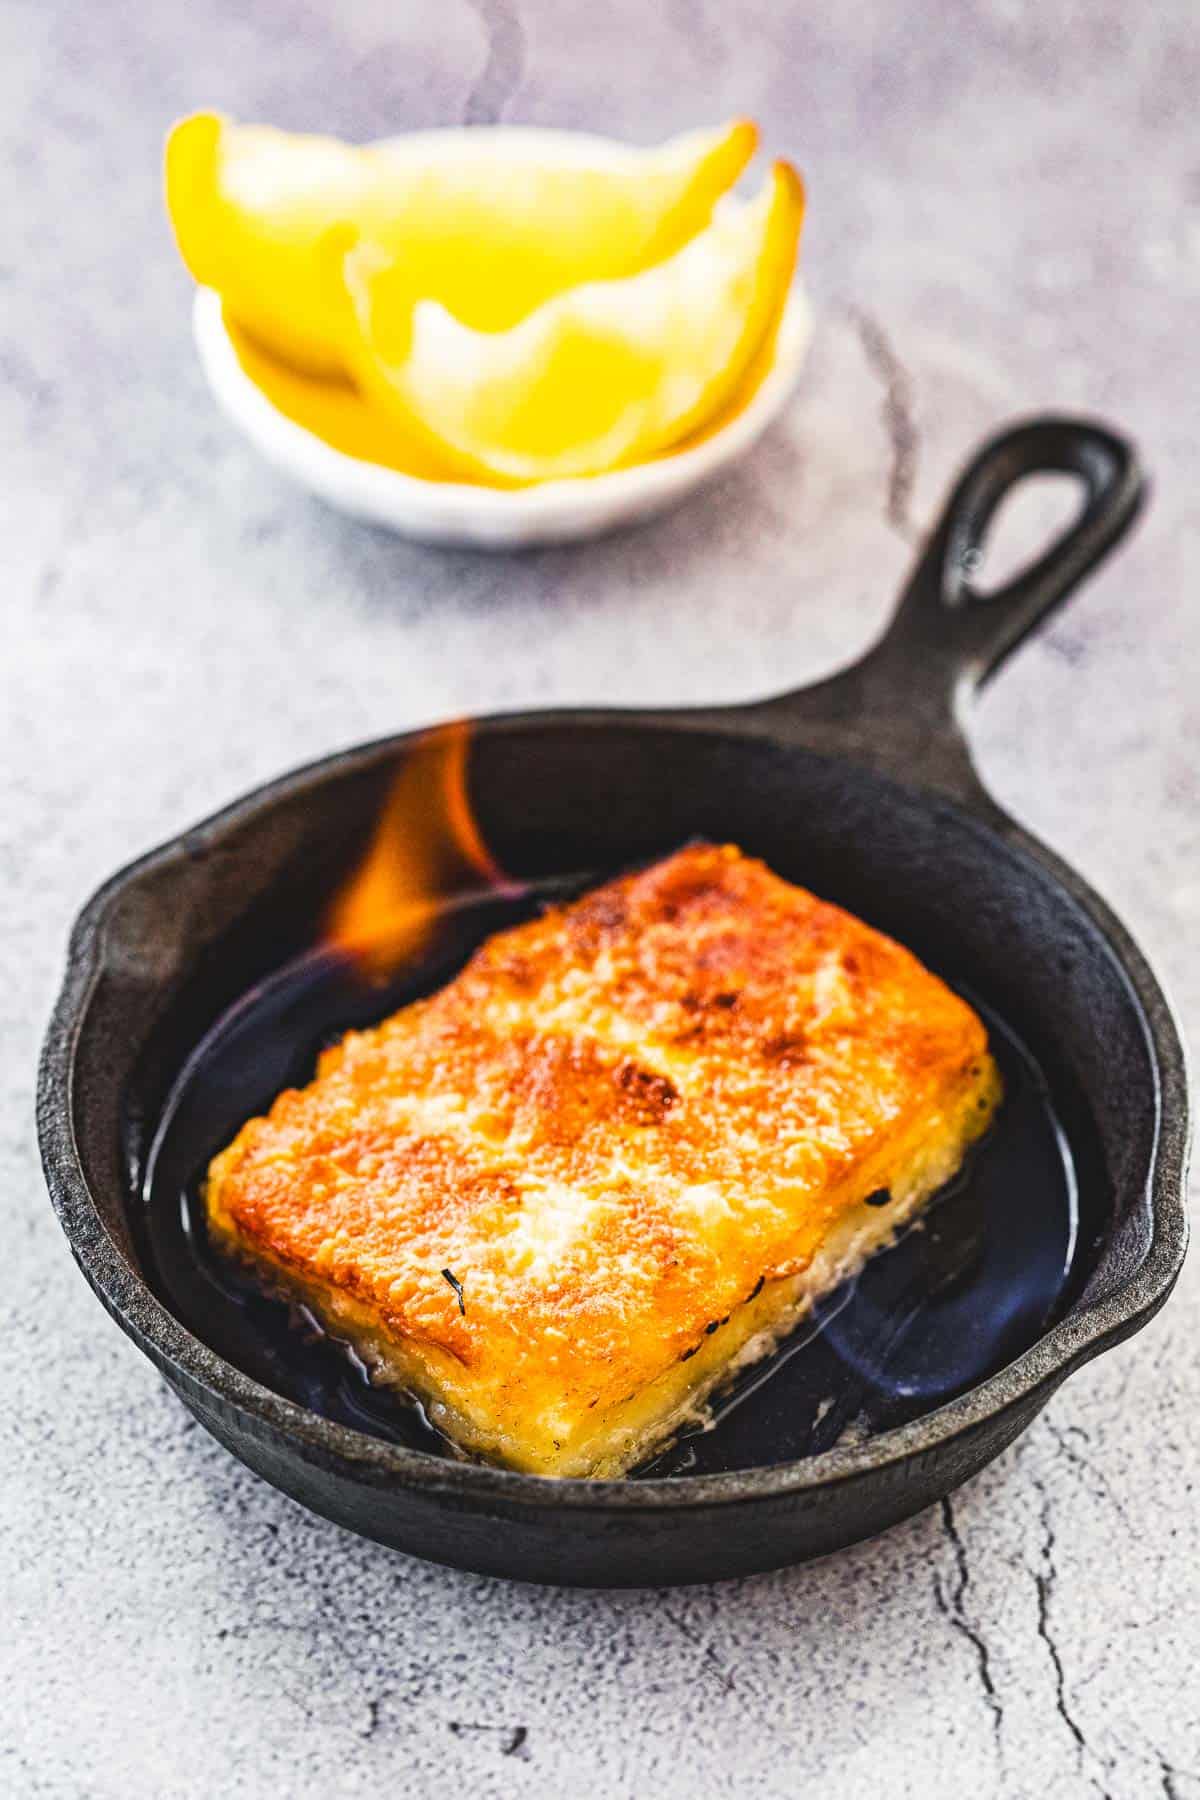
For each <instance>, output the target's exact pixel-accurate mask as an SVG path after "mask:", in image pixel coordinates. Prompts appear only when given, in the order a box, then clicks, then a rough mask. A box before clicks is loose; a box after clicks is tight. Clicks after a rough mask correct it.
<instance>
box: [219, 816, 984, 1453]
mask: <svg viewBox="0 0 1200 1800" xmlns="http://www.w3.org/2000/svg"><path fill="white" fill-rule="evenodd" d="M972 1087H978V1090H979V1094H980V1099H979V1110H980V1115H981V1116H980V1120H979V1128H980V1129H981V1128H982V1125H983V1124H984V1123H985V1122H986V1117H987V1115H988V1114H989V1113H990V1110H991V1107H992V1105H993V1104H994V1087H995V1083H994V1070H993V1069H992V1065H991V1061H990V1058H989V1056H988V1053H987V1040H986V1034H985V1032H984V1028H983V1026H982V1024H981V1022H980V1020H979V1019H978V1017H977V1016H976V1014H975V1013H974V1012H973V1011H972V1010H971V1008H970V1007H969V1006H967V1005H966V1003H965V1002H964V1001H962V1000H960V999H959V998H958V997H957V996H955V995H954V994H953V993H951V992H950V990H949V989H948V988H947V987H946V986H945V985H944V984H943V983H942V982H940V981H939V980H938V979H937V978H936V977H935V976H933V975H932V974H930V973H929V972H928V971H927V970H926V969H924V968H923V967H922V966H921V965H920V963H918V962H917V960H916V959H915V958H914V957H913V956H912V955H911V954H910V953H909V952H908V951H906V950H904V949H903V948H902V947H901V946H900V945H898V944H896V943H893V942H892V941H891V940H890V939H888V938H886V937H884V936H882V935H881V934H880V933H878V932H876V931H873V930H872V929H870V928H869V927H868V926H866V925H865V924H863V923H862V922H861V921H860V920H858V919H855V918H854V917H852V916H851V915H850V914H848V913H845V912H843V911H842V910H840V909H839V908H838V907H835V906H832V905H828V904H827V903H825V902H823V901H820V900H818V899H816V898H814V897H813V896H812V895H811V894H808V893H806V892H805V891H804V890H803V889H800V888H796V887H793V886H791V885H789V884H788V883H786V882H784V881H782V880H780V879H779V878H778V877H777V876H775V875H773V874H772V873H771V872H770V871H769V870H768V869H767V868H766V867H765V866H764V865H763V864H762V863H760V862H756V861H753V860H751V859H749V858H746V857H744V856H742V855H741V853H740V852H739V851H737V850H736V849H734V848H732V847H725V848H710V847H707V846H701V847H693V848H689V849H685V850H683V851H680V852H679V853H678V854H676V855H674V856H672V857H670V858H668V859H667V860H666V861H665V862H662V863H659V864H657V865H655V866H654V867H653V868H650V869H647V870H645V871H643V872H641V873H637V874H634V875H630V876H626V877H623V878H622V879H620V880H618V881H614V882H611V883H609V884H608V885H606V886H605V887H602V888H600V889H598V890H597V891H596V892H594V893H592V894H589V895H588V896H586V897H585V898H584V899H582V900H580V901H578V902H577V903H576V904H574V905H573V906H569V907H567V908H565V909H560V910H557V911H554V912H552V913H549V914H547V915H546V916H545V917H543V918H539V919H536V920H533V921H532V922H530V923H528V924H525V925H522V926H519V927H517V928H516V929H515V930H511V931H507V932H504V933H502V934H500V935H499V936H497V937H495V938H493V939H491V940H490V941H489V942H487V943H486V944H484V945H483V947H482V948H481V949H480V950H479V951H478V952H477V953H476V955H475V956H474V957H473V958H472V960H471V962H470V963H469V964H468V965H467V967H466V968H465V969H464V970H463V971H462V973H461V974H460V975H459V976H458V978H457V979H456V980H455V981H453V982H452V983H451V984H450V985H449V986H448V987H446V988H444V989H443V990H442V991H441V992H440V993H438V994H435V995H434V996H433V997H432V998H431V999H428V1000H425V1001H422V1002H420V1003H418V1004H417V1005H414V1006H410V1007H406V1008H404V1009H403V1010H402V1011H400V1012H398V1013H396V1014H395V1015H394V1016H393V1017H392V1018H390V1019H387V1020H386V1021H384V1023H383V1024H381V1025H380V1026H378V1027H377V1028H375V1029H374V1030H371V1031H365V1032H351V1033H349V1034H348V1035H347V1036H346V1037H345V1038H344V1039H343V1040H342V1042H341V1043H340V1044H338V1045H337V1046H336V1047H335V1048H334V1049H332V1050H329V1051H327V1052H326V1053H325V1054H324V1055H323V1056H322V1058H321V1061H320V1066H319V1070H318V1074H317V1078H316V1079H315V1080H314V1081H313V1082H312V1083H311V1084H310V1085H309V1086H308V1087H307V1088H305V1089H304V1090H303V1091H299V1092H298V1091H294V1090H292V1091H288V1092H286V1093H284V1094H281V1095H280V1096H279V1098H278V1099H277V1100H276V1102H275V1104H274V1105H273V1107H272V1108H271V1111H270V1113H269V1114H268V1115H267V1117H266V1118H260V1119H253V1120H251V1121H250V1123H249V1124H247V1125H246V1126H245V1127H244V1129H243V1130H242V1132H241V1133H240V1134H239V1136H238V1137H237V1139H236V1140H235V1141H234V1143H233V1144H232V1145H231V1146H230V1147H229V1148H228V1149H227V1150H226V1151H224V1152H223V1153H222V1155H221V1156H219V1157H218V1158H217V1159H216V1160H215V1162H214V1163H213V1166H212V1170H211V1172H210V1182H209V1207H210V1214H211V1217H212V1219H213V1223H214V1225H215V1226H216V1228H217V1229H218V1232H219V1234H220V1235H221V1236H222V1237H223V1238H224V1239H226V1240H227V1241H230V1242H232V1243H234V1244H235V1245H236V1246H237V1247H238V1248H239V1249H240V1250H241V1251H242V1252H243V1253H246V1254H249V1255H250V1256H251V1257H254V1256H256V1255H257V1256H259V1257H260V1258H261V1259H262V1260H264V1261H266V1262H269V1264H270V1265H271V1267H272V1268H273V1269H274V1270H275V1271H276V1272H277V1273H278V1272H280V1271H282V1272H283V1273H284V1275H285V1277H286V1274H287V1272H288V1271H294V1272H295V1274H296V1277H297V1279H298V1280H304V1281H307V1282H309V1283H311V1282H312V1281H314V1280H315V1281H316V1282H317V1283H324V1284H326V1285H328V1286H330V1287H331V1288H336V1289H337V1290H339V1291H340V1292H342V1293H344V1294H345V1295H346V1296H347V1298H348V1299H352V1300H354V1301H355V1302H357V1303H359V1304H360V1305H362V1306H365V1307H367V1308H368V1309H369V1311H370V1314H371V1316H372V1318H373V1319H374V1321H375V1322H376V1325H377V1328H378V1331H379V1332H380V1333H381V1334H382V1335H383V1336H384V1337H385V1338H387V1339H392V1340H394V1341H395V1342H396V1343H397V1344H400V1343H402V1344H403V1345H404V1346H405V1348H406V1354H408V1355H409V1356H410V1359H411V1358H413V1357H415V1358H416V1360H417V1362H418V1363H421V1362H422V1359H423V1358H424V1360H425V1363H427V1364H428V1368H427V1370H426V1378H427V1385H428V1387H429V1390H430V1391H432V1392H434V1393H435V1394H436V1393H439V1392H440V1393H443V1394H444V1395H445V1397H446V1398H447V1400H448V1401H449V1402H450V1403H451V1404H452V1405H453V1406H454V1408H455V1409H456V1412H457V1413H458V1414H461V1415H462V1416H464V1417H465V1418H467V1419H468V1420H472V1421H474V1422H475V1425H476V1430H475V1437H476V1439H477V1440H478V1441H480V1442H487V1443H489V1444H490V1445H491V1452H492V1454H495V1455H497V1456H499V1457H501V1458H504V1459H507V1460H513V1461H517V1462H521V1463H523V1464H524V1465H525V1466H541V1464H542V1462H545V1463H546V1465H547V1466H549V1464H550V1463H551V1462H552V1460H553V1454H554V1451H557V1450H561V1449H562V1448H563V1447H564V1446H566V1445H569V1444H570V1443H572V1442H581V1441H582V1440H583V1438H584V1436H586V1433H587V1431H588V1429H589V1428H590V1426H591V1424H592V1423H593V1422H594V1419H595V1417H596V1416H597V1414H599V1415H601V1416H602V1415H604V1414H605V1413H606V1412H608V1411H609V1410H610V1409H611V1408H613V1407H614V1406H616V1405H618V1404H619V1403H621V1402H622V1401H623V1400H624V1399H625V1398H626V1397H627V1396H628V1395H630V1394H632V1393H635V1392H637V1391H638V1390H639V1389H640V1388H643V1387H645V1386H646V1385H647V1384H648V1383H650V1382H651V1381H653V1380H655V1379H656V1378H657V1377H658V1376H660V1375H661V1373H662V1372H663V1371H664V1370H665V1369H668V1368H669V1367H670V1366H671V1365H672V1364H673V1363H675V1362H677V1361H678V1360H679V1359H680V1358H681V1357H682V1356H684V1355H685V1354H686V1353H688V1352H689V1351H690V1350H692V1349H693V1348H694V1347H695V1346H696V1345H697V1344H698V1342H699V1341H700V1340H701V1339H702V1338H703V1336H704V1334H705V1328H706V1326H707V1325H709V1324H710V1323H711V1322H712V1321H713V1320H714V1319H719V1318H723V1317H725V1316H726V1315H727V1314H729V1313H730V1312H732V1311H733V1310H734V1309H735V1308H736V1307H738V1306H739V1304H740V1303H742V1302H744V1301H745V1300H746V1299H747V1297H748V1296H749V1295H750V1294H751V1292H752V1291H753V1290H754V1289H755V1288H756V1286H757V1284H758V1283H759V1282H760V1278H762V1277H764V1276H765V1277H766V1278H767V1279H768V1280H770V1279H772V1278H775V1277H779V1276H782V1275H791V1274H795V1273H796V1272H797V1271H799V1270H803V1269H804V1268H805V1266H806V1265H807V1264H808V1263H809V1262H810V1260H811V1259H812V1257H813V1256H814V1254H815V1253H816V1251H817V1250H818V1249H819V1247H820V1245H821V1243H822V1240H823V1239H824V1238H825V1237H826V1235H827V1234H828V1233H829V1231H830V1229H831V1227H832V1226H833V1225H834V1224H835V1223H836V1222H837V1221H838V1220H839V1218H840V1217H842V1216H843V1215H844V1214H846V1213H847V1211H848V1210H849V1209H850V1208H852V1207H854V1206H855V1205H857V1204H858V1203H860V1202H861V1201H862V1199H863V1197H864V1193H865V1192H866V1191H868V1187H869V1185H873V1184H874V1182H875V1179H876V1178H877V1176H878V1175H879V1173H880V1170H881V1169H882V1170H883V1171H884V1172H885V1173H887V1170H888V1166H889V1165H888V1163H887V1158H888V1156H889V1154H890V1152H891V1149H892V1147H898V1146H900V1145H901V1144H904V1145H908V1146H911V1145H913V1144H914V1143H915V1142H916V1141H917V1140H918V1139H922V1140H923V1139H927V1138H929V1137H930V1136H931V1135H936V1133H937V1132H938V1130H939V1129H942V1128H943V1127H946V1122H947V1121H948V1120H949V1119H950V1118H951V1117H952V1116H953V1117H954V1118H955V1119H956V1120H957V1119H958V1117H959V1115H960V1113H961V1110H962V1108H961V1101H962V1098H963V1095H964V1092H965V1091H966V1090H967V1089H969V1088H972ZM988 1096H990V1098H989V1097H988ZM947 1128H948V1127H947ZM954 1129H955V1131H956V1132H957V1133H958V1137H957V1138H956V1149H955V1156H956V1157H957V1155H960V1154H961V1142H962V1141H966V1139H965V1136H964V1133H963V1131H962V1129H961V1127H960V1125H958V1124H956V1125H955V1127H954ZM914 1134H915V1135H914ZM974 1134H975V1132H974V1128H972V1130H971V1132H970V1133H969V1134H966V1135H974ZM445 1269H449V1270H451V1271H452V1272H453V1274H454V1275H455V1277H456V1279H457V1280H458V1281H460V1282H461V1284H462V1289H463V1299H464V1304H465V1312H464V1311H462V1310H461V1309H460V1306H459V1301H458V1297H457V1295H456V1293H455V1291H454V1289H453V1288H452V1286H451V1284H450V1283H449V1282H448V1281H447V1280H446V1279H445V1278H444V1276H443V1274H442V1271H443V1270H445ZM589 1415H591V1418H589ZM539 1445H540V1446H542V1449H544V1451H545V1455H544V1456H543V1455H542V1449H539V1448H538V1446H539ZM551 1446H553V1447H554V1450H553V1451H552V1449H551Z"/></svg>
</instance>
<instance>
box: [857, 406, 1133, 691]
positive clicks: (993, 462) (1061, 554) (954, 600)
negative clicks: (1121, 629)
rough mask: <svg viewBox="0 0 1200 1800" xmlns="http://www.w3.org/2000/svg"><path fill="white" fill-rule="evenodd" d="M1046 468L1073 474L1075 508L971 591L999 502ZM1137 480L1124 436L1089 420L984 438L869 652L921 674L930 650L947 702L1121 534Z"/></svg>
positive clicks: (1057, 601) (1038, 423) (1036, 424)
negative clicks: (1052, 533)
mask: <svg viewBox="0 0 1200 1800" xmlns="http://www.w3.org/2000/svg"><path fill="white" fill-rule="evenodd" d="M1050 474H1055V475H1057V474H1062V475H1074V476H1077V477H1078V478H1079V481H1080V483H1081V484H1082V488H1083V505H1082V507H1081V509H1080V511H1079V514H1078V516H1077V517H1076V518H1075V519H1074V520H1073V521H1072V523H1071V524H1070V525H1068V526H1067V527H1066V528H1065V530H1063V531H1062V532H1061V533H1060V534H1059V536H1058V537H1057V538H1056V539H1055V540H1054V541H1053V542H1052V543H1051V544H1050V546H1049V547H1048V548H1047V549H1046V550H1044V551H1043V552H1042V554H1041V555H1040V556H1039V557H1037V558H1036V559H1035V560H1034V561H1033V562H1032V563H1030V564H1029V565H1028V566H1027V567H1026V568H1024V569H1022V570H1020V571H1019V572H1018V573H1017V574H1016V575H1014V576H1013V577H1012V579H1011V580H1010V581H1008V582H1006V583H1005V585H1004V586H1003V587H1001V588H997V589H995V590H994V591H992V592H991V593H980V592H979V590H978V589H977V588H975V587H974V586H973V585H972V582H971V576H972V574H973V573H974V571H975V570H976V569H977V568H978V567H979V565H980V563H981V562H982V560H983V554H984V549H985V546H986V543H987V534H988V527H989V526H990V524H991V521H992V519H993V517H994V515H995V513H996V511H997V510H998V508H999V506H1000V504H1001V502H1002V501H1003V500H1005V499H1006V498H1007V496H1008V495H1009V494H1011V493H1012V492H1013V490H1014V489H1015V488H1016V487H1017V486H1018V485H1019V484H1020V483H1021V482H1022V481H1023V480H1025V478H1026V477H1027V476H1030V475H1050ZM1144 487H1145V484H1144V481H1143V477H1142V474H1141V471H1140V469H1139V467H1138V460H1137V454H1136V452H1135V450H1134V448H1133V445H1132V444H1131V443H1130V442H1129V440H1128V439H1127V438H1123V437H1121V436H1119V435H1118V433H1117V432H1115V431H1112V430H1111V429H1109V428H1108V427H1107V426H1103V425H1097V424H1093V423H1092V422H1091V421H1090V420H1086V419H1069V418H1045V419H1035V420H1032V421H1030V422H1029V423H1028V424H1022V425H1015V426H1013V427H1011V428H1010V429H1009V430H1008V431H1005V432H1002V433H1001V434H1000V435H999V436H998V437H994V438H992V439H991V440H990V442H989V443H987V444H986V445H985V446H984V448H983V449H982V450H981V451H980V452H979V454H978V456H977V457H976V458H975V460H974V461H973V462H972V463H971V464H970V465H969V467H968V468H967V469H966V470H965V471H964V473H963V474H962V475H961V476H960V477H959V480H958V482H957V484H956V486H955V488H954V491H953V492H952V493H951V495H950V498H949V500H948V501H947V502H946V505H945V509H944V510H943V513H942V516H941V520H940V522H939V523H938V525H937V527H936V528H935V530H934V532H933V535H932V536H931V537H930V539H929V541H928V543H927V544H926V546H925V549H924V551H923V553H922V555H921V559H920V561H919V562H918V564H917V567H916V569H915V570H914V572H913V575H912V578H911V580H910V581H909V584H908V587H907V588H906V589H905V592H904V595H903V598H902V599H901V601H900V605H899V607H898V608H897V611H896V614H895V617H894V618H893V620H892V623H891V626H890V628H889V630H888V631H887V633H886V635H885V636H884V638H883V640H882V641H881V643H880V644H879V645H878V646H877V647H876V650H875V651H874V652H873V655H874V656H877V657H884V656H886V657H889V658H894V659H895V660H896V661H897V662H898V663H899V664H900V665H902V668H907V672H908V673H909V674H910V675H912V676H913V677H915V676H916V675H917V674H918V673H919V670H920V667H922V666H923V667H924V668H925V669H926V672H927V677H926V678H928V673H930V672H931V671H930V670H929V659H930V658H932V659H933V660H934V662H935V665H936V667H937V669H938V674H939V676H940V677H941V680H942V682H943V685H944V686H948V688H949V692H950V696H951V699H952V702H955V701H961V699H962V697H963V696H964V694H967V693H970V692H971V691H973V690H974V689H976V688H979V687H981V686H982V685H983V683H984V682H985V681H987V680H988V678H989V677H990V676H991V675H993V674H994V673H995V671H996V670H997V669H998V668H999V667H1000V665H1001V663H1002V662H1004V660H1005V658H1006V657H1007V656H1009V655H1010V654H1011V652H1012V651H1013V650H1015V649H1016V647H1017V645H1018V644H1019V643H1020V642H1021V640H1022V639H1023V638H1025V637H1026V636H1028V634H1029V633H1030V632H1031V631H1032V630H1033V629H1034V628H1035V626H1037V625H1039V624H1040V623H1041V621H1042V620H1043V619H1045V618H1048V617H1049V615H1050V614H1051V613H1052V612H1053V611H1054V610H1055V609H1056V608H1057V607H1058V606H1059V605H1061V603H1062V602H1063V601H1064V600H1065V599H1066V598H1067V596H1068V595H1069V594H1070V593H1071V592H1072V591H1073V590H1074V589H1075V588H1076V587H1077V586H1078V585H1079V583H1080V582H1081V581H1082V580H1083V579H1084V577H1085V576H1086V575H1087V574H1088V573H1089V572H1090V570H1091V569H1093V568H1094V567H1095V565H1096V564H1097V563H1098V562H1099V561H1100V560H1101V558H1102V557H1103V556H1104V554H1105V552H1106V551H1107V550H1108V549H1110V547H1111V546H1112V545H1113V544H1115V543H1116V541H1117V540H1118V538H1120V537H1121V536H1122V535H1123V534H1124V532H1125V530H1126V529H1127V527H1128V526H1129V525H1130V524H1131V523H1132V521H1133V518H1134V516H1135V514H1136V513H1137V509H1138V506H1139V504H1140V502H1141V500H1142V497H1143V493H1144ZM917 658H919V659H920V663H919V664H918V663H917V662H916V659H917ZM898 672H901V671H898Z"/></svg>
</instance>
